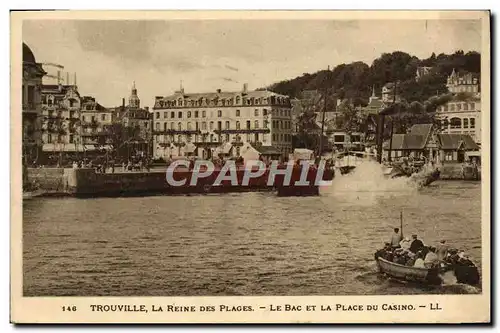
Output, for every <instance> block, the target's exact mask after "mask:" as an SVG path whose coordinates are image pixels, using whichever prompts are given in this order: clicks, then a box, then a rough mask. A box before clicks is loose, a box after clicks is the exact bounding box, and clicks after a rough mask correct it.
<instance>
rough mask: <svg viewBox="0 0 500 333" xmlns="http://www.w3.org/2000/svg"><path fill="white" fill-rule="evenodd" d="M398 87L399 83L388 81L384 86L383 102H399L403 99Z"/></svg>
mask: <svg viewBox="0 0 500 333" xmlns="http://www.w3.org/2000/svg"><path fill="white" fill-rule="evenodd" d="M397 89H398V87H397V84H395V83H393V82H389V83H386V84H385V85H384V86H383V87H382V102H384V103H392V102H399V101H400V100H401V96H399V94H398V92H397ZM394 94H396V97H394Z"/></svg>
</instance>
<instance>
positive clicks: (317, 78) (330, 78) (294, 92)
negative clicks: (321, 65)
mask: <svg viewBox="0 0 500 333" xmlns="http://www.w3.org/2000/svg"><path fill="white" fill-rule="evenodd" d="M420 66H426V67H432V69H431V71H430V73H429V74H428V75H426V76H424V77H422V78H421V79H420V80H419V81H418V82H417V81H416V80H415V77H416V71H417V68H418V67H420ZM453 69H455V71H456V72H458V73H464V72H472V73H477V74H480V72H481V55H480V53H478V52H475V51H471V52H467V53H464V51H462V50H460V51H457V52H455V53H453V54H449V55H448V54H444V53H441V54H439V55H437V56H436V55H435V54H434V53H433V54H432V55H431V56H430V57H429V58H427V59H419V58H417V57H415V56H411V55H410V54H408V53H405V52H401V51H395V52H392V53H384V54H382V55H381V56H380V57H379V58H377V59H375V60H374V61H373V63H372V64H371V66H369V65H368V64H366V63H364V62H361V61H356V62H353V63H350V64H340V65H338V66H336V67H335V68H334V69H333V70H330V71H329V70H321V71H318V72H316V73H313V74H308V73H305V74H303V75H302V76H299V77H296V78H295V79H291V80H284V81H280V82H277V83H275V84H272V85H271V86H269V87H267V89H268V90H271V91H274V92H276V93H279V94H283V95H288V96H290V97H292V98H294V97H297V98H300V94H301V92H302V91H304V90H315V89H325V88H326V87H328V88H329V89H331V91H332V92H334V93H335V95H336V96H337V97H339V98H341V99H344V98H349V99H351V100H352V102H353V104H354V105H355V106H357V105H366V104H367V103H368V98H369V97H370V96H371V94H372V87H375V92H376V94H377V95H378V96H380V95H381V89H382V86H383V85H384V84H386V83H387V82H394V81H398V82H400V83H399V86H398V93H399V94H400V95H401V97H402V98H404V99H405V100H406V101H407V102H409V103H411V102H414V101H426V100H428V99H429V98H431V97H432V96H436V95H440V94H444V93H446V92H447V89H446V79H447V77H448V75H449V74H451V72H452V71H453Z"/></svg>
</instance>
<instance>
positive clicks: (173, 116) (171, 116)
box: [170, 111, 175, 119]
mask: <svg viewBox="0 0 500 333" xmlns="http://www.w3.org/2000/svg"><path fill="white" fill-rule="evenodd" d="M170 118H172V119H173V118H175V112H174V111H172V112H170Z"/></svg>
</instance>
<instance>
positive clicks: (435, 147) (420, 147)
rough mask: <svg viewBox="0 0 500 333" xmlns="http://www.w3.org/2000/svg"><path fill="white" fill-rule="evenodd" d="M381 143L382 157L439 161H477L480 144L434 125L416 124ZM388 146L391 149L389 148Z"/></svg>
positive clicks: (470, 138)
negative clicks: (445, 131)
mask: <svg viewBox="0 0 500 333" xmlns="http://www.w3.org/2000/svg"><path fill="white" fill-rule="evenodd" d="M390 144H391V141H390V140H387V141H386V142H384V145H383V158H385V159H387V158H388V156H389V153H390V154H391V157H392V158H393V159H397V158H399V157H410V156H411V157H414V158H425V159H426V160H432V161H434V162H439V163H447V162H452V163H453V162H458V163H462V162H464V161H467V160H469V161H470V160H473V159H476V161H477V162H479V156H480V154H479V146H478V145H477V144H476V143H475V142H474V140H473V139H472V137H471V136H470V135H468V134H448V133H439V132H438V129H437V128H436V127H435V126H434V125H433V124H416V125H413V126H412V127H411V129H410V131H409V132H408V133H406V134H394V135H393V136H392V146H390ZM389 147H390V149H389Z"/></svg>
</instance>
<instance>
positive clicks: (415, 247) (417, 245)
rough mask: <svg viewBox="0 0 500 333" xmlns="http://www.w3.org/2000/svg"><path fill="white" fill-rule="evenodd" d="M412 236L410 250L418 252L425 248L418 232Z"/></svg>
mask: <svg viewBox="0 0 500 333" xmlns="http://www.w3.org/2000/svg"><path fill="white" fill-rule="evenodd" d="M412 238H413V241H412V242H411V245H410V249H409V250H410V252H413V253H417V252H418V251H420V250H422V249H423V248H424V243H423V242H422V241H421V240H420V239H418V236H417V234H413V235H412Z"/></svg>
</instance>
